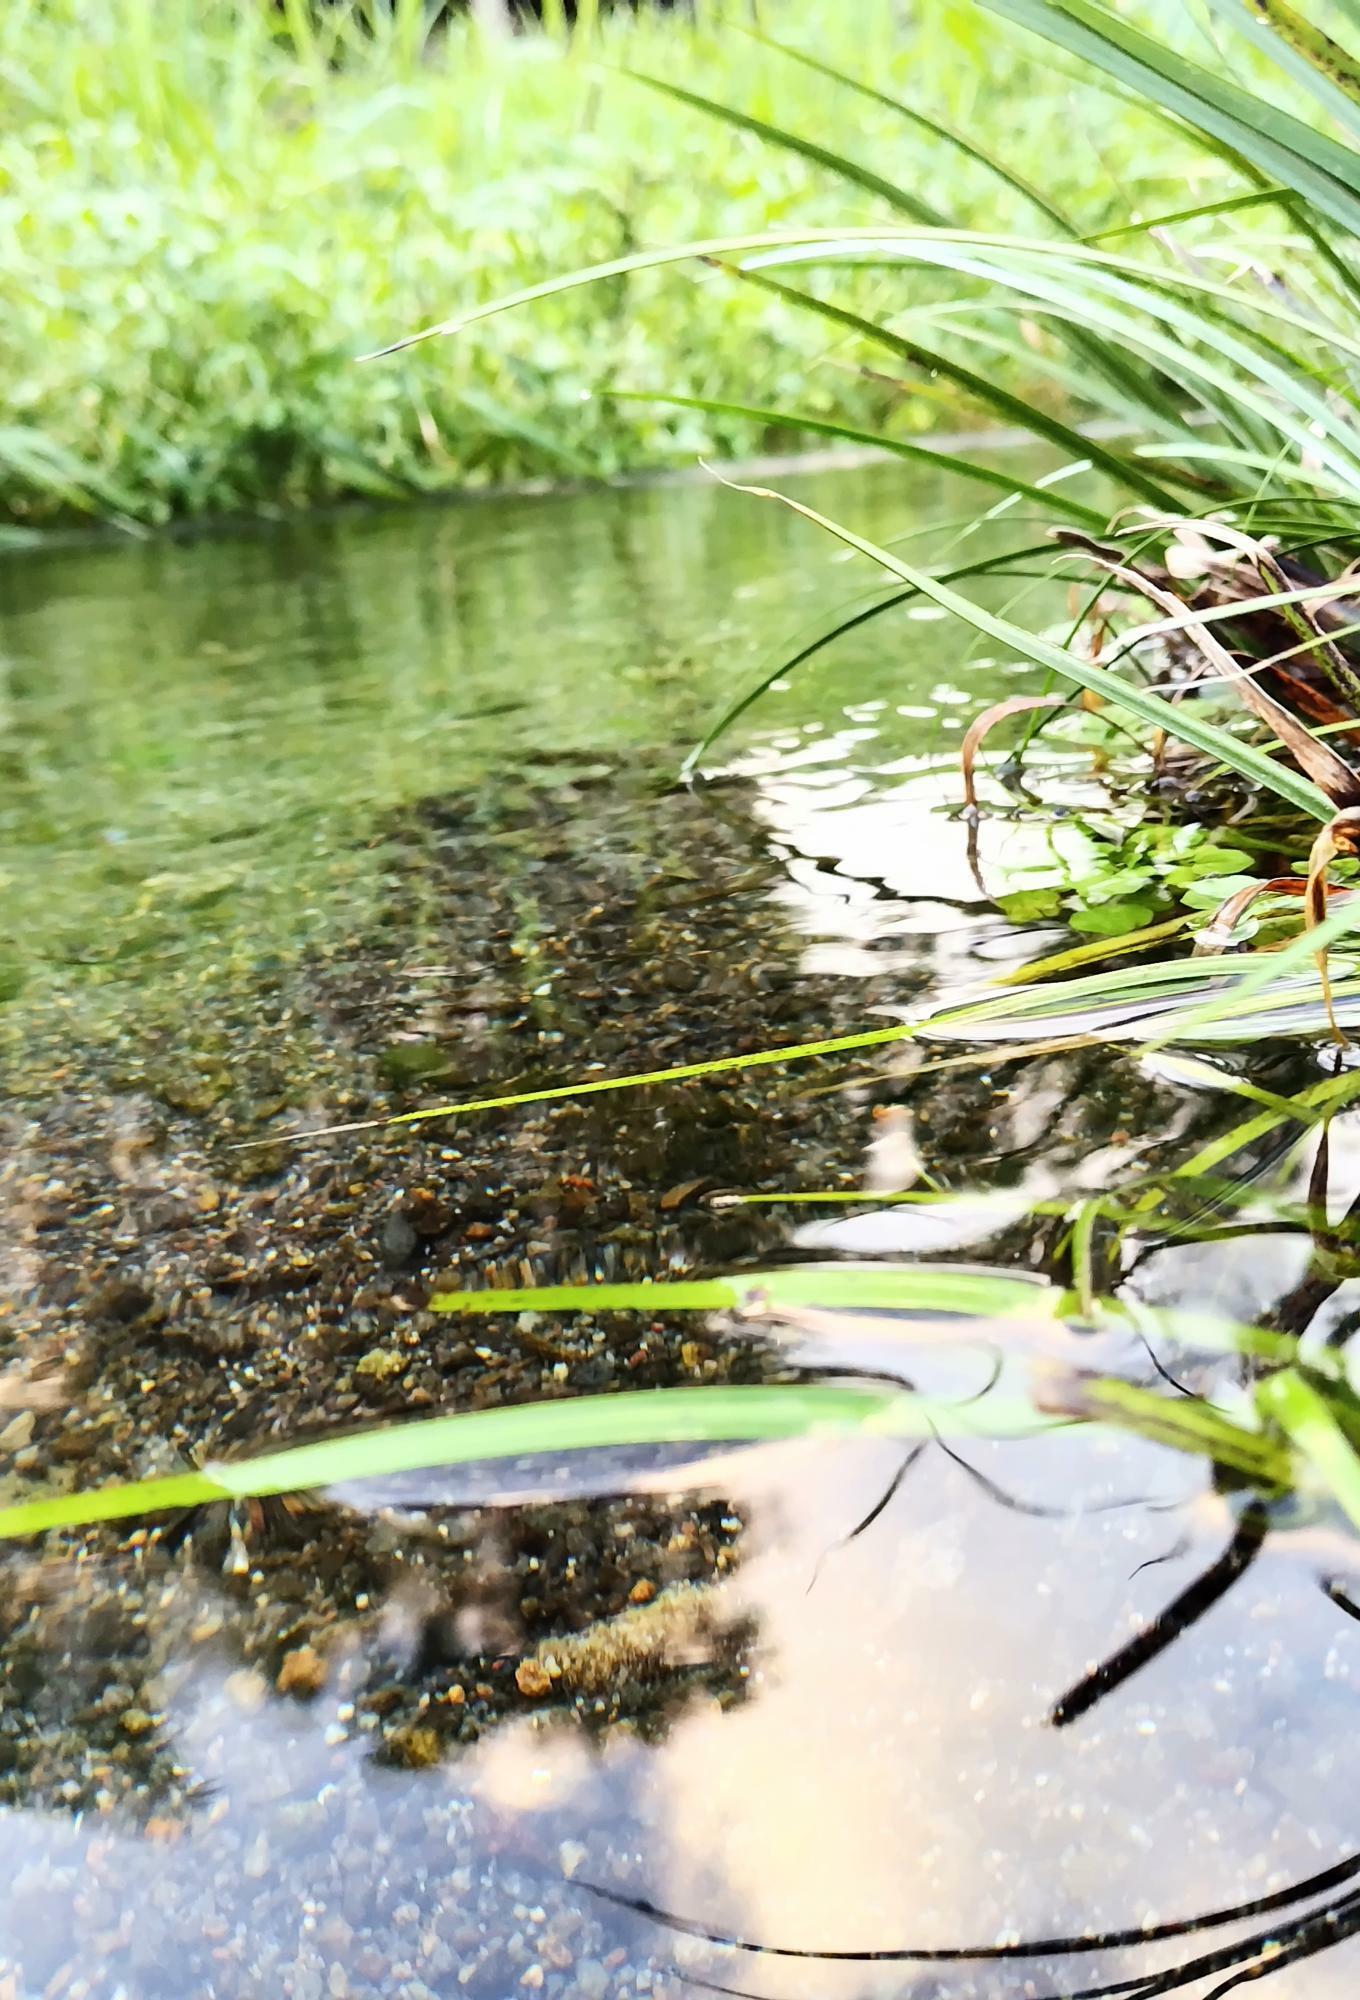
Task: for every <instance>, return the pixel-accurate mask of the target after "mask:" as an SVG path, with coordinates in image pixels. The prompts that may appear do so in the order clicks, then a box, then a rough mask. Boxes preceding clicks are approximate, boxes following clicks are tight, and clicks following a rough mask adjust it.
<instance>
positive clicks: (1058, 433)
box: [724, 264, 1181, 512]
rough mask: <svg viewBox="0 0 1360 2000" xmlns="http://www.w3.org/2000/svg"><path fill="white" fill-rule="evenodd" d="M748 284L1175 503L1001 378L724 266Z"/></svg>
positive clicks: (1147, 493) (1145, 493)
mask: <svg viewBox="0 0 1360 2000" xmlns="http://www.w3.org/2000/svg"><path fill="white" fill-rule="evenodd" d="M724 268H725V269H727V270H730V271H732V272H733V274H734V275H735V276H737V277H740V278H742V279H743V280H744V281H745V282H746V283H747V284H754V285H759V286H760V287H761V289H762V290H763V291H768V292H770V293H772V294H773V295H774V296H775V297H777V298H780V299H783V301H784V302H785V304H786V305H792V306H798V307H800V308H801V309H802V310H803V311H805V312H813V313H817V314H819V315H820V316H821V318H823V319H827V320H830V321H831V322H832V324H833V325H835V326H843V327H845V328H846V329H847V330H848V331H849V332H851V333H857V334H859V335H860V336H861V337H862V338H863V339H864V340H866V341H868V342H869V344H870V345H871V346H875V347H882V348H884V349H886V351H887V352H888V353H889V354H892V355H895V356H896V357H897V359H898V360H899V361H906V362H908V363H909V364H910V365H911V366H912V367H914V368H922V369H925V370H926V372H927V373H928V374H932V375H943V376H944V377H945V378H946V379H947V380H948V381H951V382H953V383H954V384H955V385H956V387H958V388H960V389H962V390H963V391H964V393H965V394H966V395H968V396H971V397H972V398H973V400H974V401H975V402H977V403H978V404H979V405H980V406H981V407H982V408H983V409H988V410H993V411H995V412H996V414H997V415H998V416H1001V417H1004V418H1005V420H1006V421H1007V422H1008V423H1012V424H1018V425H1020V426H1021V427H1022V428H1023V429H1024V430H1027V431H1029V432H1031V433H1032V434H1033V435H1034V436H1035V437H1042V438H1047V439H1048V441H1049V443H1050V444H1056V445H1058V446H1059V447H1060V449H1061V450H1063V451H1065V452H1067V453H1068V454H1069V455H1070V456H1071V457H1073V458H1089V459H1090V461H1091V463H1092V464H1093V465H1096V466H1098V467H1099V468H1100V470H1101V471H1102V472H1106V473H1108V474H1109V476H1110V477H1111V478H1112V479H1114V480H1117V481H1118V483H1119V484H1120V485H1121V486H1123V487H1126V488H1127V489H1128V490H1129V491H1131V492H1134V493H1139V494H1141V495H1142V497H1143V498H1144V499H1145V500H1151V501H1152V502H1153V503H1154V505H1156V506H1159V507H1167V508H1170V509H1171V510H1172V511H1173V512H1174V511H1175V510H1176V509H1177V508H1179V506H1180V504H1181V503H1180V500H1179V499H1178V498H1177V497H1176V496H1175V495H1174V494H1173V493H1172V492H1171V490H1170V489H1169V488H1167V487H1166V486H1164V485H1162V483H1161V482H1160V481H1159V480H1157V479H1154V478H1153V477H1152V475H1151V474H1150V473H1149V472H1148V471H1146V470H1145V468H1144V467H1142V466H1141V465H1139V464H1138V463H1137V462H1136V461H1135V460H1132V459H1128V458H1121V457H1120V456H1119V454H1118V453H1117V452H1113V451H1111V450H1110V449H1109V448H1108V446H1106V445H1104V444H1101V443H1100V442H1099V441H1098V440H1096V439H1093V438H1090V437H1084V436H1083V435H1082V433H1081V432H1080V431H1078V430H1074V429H1073V427H1072V425H1071V424H1065V423H1063V421H1062V420H1061V418H1059V417H1055V416H1053V415H1051V414H1050V413H1049V412H1048V411H1047V410H1042V409H1039V408H1037V407H1036V406H1035V405H1033V404H1032V403H1027V402H1026V401H1025V399H1024V397H1023V396H1018V395H1013V394H1012V393H1011V391H1010V390H1009V389H1006V388H1004V387H1003V386H1002V384H1001V383H999V382H997V381H995V380H994V379H993V378H991V377H989V376H986V375H979V374H977V373H976V371H975V370H973V369H971V368H967V367H965V366H964V364H963V363H962V362H961V361H957V360H955V359H954V358H953V357H952V356H951V355H947V354H945V353H943V352H941V351H940V350H939V349H937V348H931V347H922V346H921V345H920V344H919V343H918V342H916V341H914V340H910V339H908V338H907V337H906V335H905V334H900V333H894V332H893V331H892V330H891V329H890V328H889V327H886V326H880V325H879V324H878V323H877V322H876V321H874V320H871V319H865V318H864V316H863V315H862V314H861V313H857V312H851V311H850V310H849V308H848V307H846V306H838V305H835V304H833V303H832V302H831V301H830V300H829V299H819V298H817V297H816V295H815V294H814V293H812V292H800V291H799V290H798V289H797V287H796V286H793V285H785V284H782V283H781V282H780V281H779V280H778V279H777V278H770V277H767V276H766V275H765V273H764V272H763V271H757V270H752V269H750V268H749V267H746V266H741V265H732V264H728V265H725V266H724Z"/></svg>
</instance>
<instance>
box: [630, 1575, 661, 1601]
mask: <svg viewBox="0 0 1360 2000" xmlns="http://www.w3.org/2000/svg"><path fill="white" fill-rule="evenodd" d="M655 1596H656V1585H655V1584H654V1583H651V1582H649V1580H648V1579H647V1578H646V1577H645V1576H640V1577H639V1578H638V1580H637V1582H636V1583H635V1584H634V1585H633V1588H632V1589H631V1590H630V1591H629V1593H628V1602H629V1603H630V1604H650V1603H651V1601H652V1599H653V1598H654V1597H655Z"/></svg>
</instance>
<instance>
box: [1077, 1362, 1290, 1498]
mask: <svg viewBox="0 0 1360 2000" xmlns="http://www.w3.org/2000/svg"><path fill="white" fill-rule="evenodd" d="M1053 1406H1054V1408H1055V1409H1058V1410H1060V1411H1063V1412H1065V1413H1069V1414H1071V1415H1072V1416H1075V1417H1077V1418H1078V1419H1079V1420H1081V1421H1083V1422H1090V1423H1101V1424H1107V1425H1110V1426H1111V1427H1112V1428H1114V1429H1117V1430H1122V1431H1130V1432H1132V1433H1133V1435H1134V1436H1136V1437H1144V1438H1148V1439H1149V1440H1151V1441H1152V1442H1153V1443H1156V1444H1160V1445H1165V1446H1167V1447H1168V1448H1169V1449H1170V1450H1172V1451H1181V1452H1188V1453H1189V1454H1190V1455H1191V1456H1193V1457H1196V1458H1207V1459H1209V1460H1210V1461H1211V1462H1212V1463H1213V1464H1215V1465H1225V1466H1231V1467H1232V1468H1233V1470H1234V1471H1236V1472H1240V1473H1242V1474H1244V1475H1245V1477H1246V1478H1248V1479H1251V1480H1253V1481H1254V1482H1255V1483H1257V1484H1258V1485H1261V1486H1266V1487H1272V1488H1275V1489H1277V1490H1279V1491H1281V1492H1284V1491H1287V1490H1288V1488H1289V1487H1290V1486H1291V1485H1292V1483H1293V1463H1292V1460H1291V1458H1290V1454H1289V1452H1288V1451H1287V1450H1286V1449H1285V1447H1284V1446H1283V1445H1281V1444H1280V1443H1279V1442H1278V1441H1277V1440H1275V1439H1273V1438H1271V1437H1269V1436H1266V1435H1262V1434H1261V1433H1260V1432H1257V1431H1250V1430H1247V1429H1246V1428H1245V1426H1244V1425H1241V1424H1236V1423H1234V1422H1233V1421H1232V1419H1231V1417H1227V1416H1224V1415H1223V1413H1222V1411H1220V1410H1216V1409H1215V1408H1214V1407H1213V1405H1212V1404H1210V1403H1204V1402H1201V1401H1199V1400H1198V1398H1195V1397H1176V1398H1174V1399H1173V1398H1172V1397H1170V1396H1164V1395H1160V1394H1158V1393H1157V1392H1156V1391H1155V1390H1152V1389H1142V1388H1139V1387H1138V1386H1137V1385H1136V1384H1135V1383H1132V1382H1121V1381H1119V1380H1117V1379H1105V1378H1102V1377H1099V1376H1091V1377H1086V1378H1081V1379H1077V1380H1074V1381H1073V1382H1071V1383H1061V1384H1059V1385H1058V1386H1057V1390H1056V1393H1055V1396H1054V1404H1053Z"/></svg>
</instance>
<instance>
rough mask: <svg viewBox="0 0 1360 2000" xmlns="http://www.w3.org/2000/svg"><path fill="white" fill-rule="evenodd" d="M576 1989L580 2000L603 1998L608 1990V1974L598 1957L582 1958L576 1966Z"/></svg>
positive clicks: (598, 1999) (599, 1999)
mask: <svg viewBox="0 0 1360 2000" xmlns="http://www.w3.org/2000/svg"><path fill="white" fill-rule="evenodd" d="M576 1991H577V1992H578V1993H579V1994H580V1996H581V2000H604V1996H605V1994H606V1993H607V1992H608V1991H609V1974H608V1973H607V1972H606V1971H605V1969H604V1967H603V1966H602V1965H601V1963H600V1961H599V1959H598V1958H583V1959H581V1960H580V1962H579V1963H578V1965H577V1967H576Z"/></svg>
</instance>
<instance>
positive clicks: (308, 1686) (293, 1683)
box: [274, 1646, 326, 1696]
mask: <svg viewBox="0 0 1360 2000" xmlns="http://www.w3.org/2000/svg"><path fill="white" fill-rule="evenodd" d="M274 1685H275V1687H276V1688H277V1689H278V1691H279V1693H280V1694H296V1695H303V1696H307V1695H314V1694H319V1693H320V1692H321V1690H322V1688H323V1687H324V1686H325V1685H326V1662H325V1660H324V1659H323V1658H322V1656H321V1654H320V1653H318V1652H317V1650H316V1648H315V1646H294V1648H293V1650H292V1651H291V1652H290V1653H285V1654H284V1656H283V1662H282V1664H281V1665H280V1667H279V1671H278V1675H277V1677H276V1679H275V1681H274Z"/></svg>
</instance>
